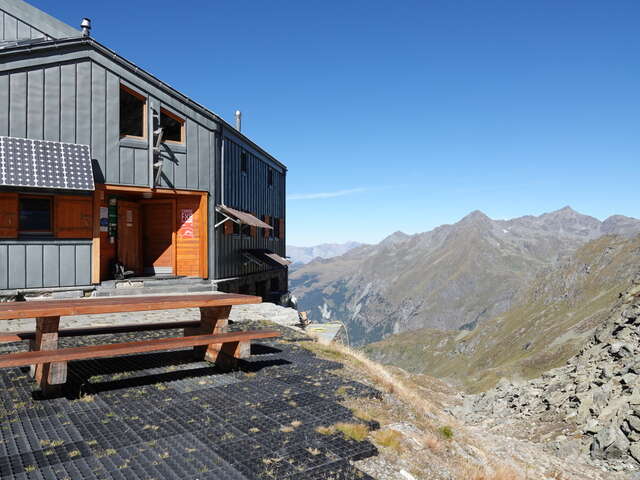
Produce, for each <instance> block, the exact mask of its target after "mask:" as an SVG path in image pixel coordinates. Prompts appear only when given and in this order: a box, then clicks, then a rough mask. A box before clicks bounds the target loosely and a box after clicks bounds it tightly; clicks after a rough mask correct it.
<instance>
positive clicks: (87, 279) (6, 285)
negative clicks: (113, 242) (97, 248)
mask: <svg viewBox="0 0 640 480" xmlns="http://www.w3.org/2000/svg"><path fill="white" fill-rule="evenodd" d="M90 284H91V240H56V241H55V242H52V241H51V240H1V241H0V290H5V289H22V288H45V287H74V286H85V285H90Z"/></svg>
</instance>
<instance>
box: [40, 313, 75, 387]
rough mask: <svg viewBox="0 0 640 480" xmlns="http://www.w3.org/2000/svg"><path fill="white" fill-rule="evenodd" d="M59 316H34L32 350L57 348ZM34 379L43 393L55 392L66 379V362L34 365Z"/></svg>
mask: <svg viewBox="0 0 640 480" xmlns="http://www.w3.org/2000/svg"><path fill="white" fill-rule="evenodd" d="M59 327H60V317H38V318H36V338H35V341H34V343H33V347H32V348H33V350H57V349H58V329H59ZM35 379H36V382H38V383H39V384H40V388H41V389H42V392H43V393H44V394H45V395H48V394H52V393H55V392H56V391H58V390H59V386H61V385H63V384H64V383H66V381H67V362H54V363H41V364H38V365H36V366H35Z"/></svg>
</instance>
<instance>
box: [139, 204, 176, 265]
mask: <svg viewBox="0 0 640 480" xmlns="http://www.w3.org/2000/svg"><path fill="white" fill-rule="evenodd" d="M141 204H142V245H143V262H144V265H143V266H144V271H145V272H146V273H156V274H158V273H176V272H175V269H174V265H175V258H176V257H175V248H176V238H175V217H176V201H175V199H173V198H170V199H157V200H156V199H154V200H143V201H142V202H141Z"/></svg>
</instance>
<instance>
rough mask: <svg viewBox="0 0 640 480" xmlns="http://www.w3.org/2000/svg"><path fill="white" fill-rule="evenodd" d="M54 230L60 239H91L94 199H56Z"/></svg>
mask: <svg viewBox="0 0 640 480" xmlns="http://www.w3.org/2000/svg"><path fill="white" fill-rule="evenodd" d="M54 198H55V207H54V213H53V222H54V230H55V233H56V237H58V238H91V237H92V234H93V228H92V218H93V198H92V197H76V196H58V195H56V196H55V197H54Z"/></svg>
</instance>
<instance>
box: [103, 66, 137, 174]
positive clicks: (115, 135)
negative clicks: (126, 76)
mask: <svg viewBox="0 0 640 480" xmlns="http://www.w3.org/2000/svg"><path fill="white" fill-rule="evenodd" d="M106 82H107V84H106V100H105V101H106V133H105V135H106V138H105V147H106V154H105V155H106V157H105V158H106V159H107V172H106V178H107V181H108V182H112V183H118V182H120V183H125V184H131V183H133V170H131V172H130V176H124V177H123V176H122V175H121V174H120V149H119V148H118V147H119V145H120V79H119V78H118V77H116V76H115V75H114V74H113V73H111V72H109V71H107V80H106ZM128 173H129V172H128Z"/></svg>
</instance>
